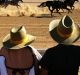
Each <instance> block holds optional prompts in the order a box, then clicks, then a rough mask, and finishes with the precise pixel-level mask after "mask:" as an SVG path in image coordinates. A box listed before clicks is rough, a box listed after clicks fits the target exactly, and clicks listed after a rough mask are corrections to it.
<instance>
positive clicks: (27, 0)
mask: <svg viewBox="0 0 80 75" xmlns="http://www.w3.org/2000/svg"><path fill="white" fill-rule="evenodd" d="M23 1H25V2H44V1H53V0H23ZM62 1H64V0H62ZM79 1H80V0H79Z"/></svg>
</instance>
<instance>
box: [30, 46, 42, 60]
mask: <svg viewBox="0 0 80 75" xmlns="http://www.w3.org/2000/svg"><path fill="white" fill-rule="evenodd" d="M29 46H30V45H29ZM30 47H31V48H32V49H33V52H34V54H35V55H36V57H37V59H38V60H40V59H41V58H42V55H41V54H40V53H39V52H38V51H37V49H35V48H34V47H32V46H30Z"/></svg>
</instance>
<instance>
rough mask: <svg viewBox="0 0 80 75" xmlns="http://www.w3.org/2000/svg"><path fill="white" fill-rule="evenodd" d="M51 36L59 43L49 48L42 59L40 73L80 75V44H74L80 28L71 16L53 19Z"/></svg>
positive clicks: (48, 74) (79, 35)
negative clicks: (79, 70)
mask: <svg viewBox="0 0 80 75" xmlns="http://www.w3.org/2000/svg"><path fill="white" fill-rule="evenodd" d="M49 32H50V35H51V37H52V38H53V39H54V40H55V41H56V42H57V43H58V45H56V46H53V47H52V48H49V49H48V50H46V52H45V53H44V55H43V57H42V59H41V60H40V63H39V64H40V66H41V69H40V75H78V69H79V66H80V46H77V45H74V44H73V42H75V41H77V40H78V39H79V37H80V30H79V27H78V25H76V24H75V23H74V21H73V19H72V18H71V17H69V16H68V15H65V16H64V17H63V18H62V19H56V20H53V21H52V22H51V23H50V25H49Z"/></svg>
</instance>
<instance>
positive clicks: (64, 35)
mask: <svg viewBox="0 0 80 75" xmlns="http://www.w3.org/2000/svg"><path fill="white" fill-rule="evenodd" d="M57 33H58V35H60V36H61V37H62V38H65V39H66V38H68V37H69V36H70V34H62V33H61V32H60V31H59V29H58V28H57Z"/></svg>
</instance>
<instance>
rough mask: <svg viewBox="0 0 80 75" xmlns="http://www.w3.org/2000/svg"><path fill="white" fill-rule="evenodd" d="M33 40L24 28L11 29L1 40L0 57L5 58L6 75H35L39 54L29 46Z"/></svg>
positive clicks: (33, 37)
mask: <svg viewBox="0 0 80 75" xmlns="http://www.w3.org/2000/svg"><path fill="white" fill-rule="evenodd" d="M34 40H35V36H32V35H30V34H28V33H27V32H26V29H25V27H24V26H20V27H13V28H12V29H11V30H10V34H8V35H7V36H6V37H5V38H4V39H3V47H2V48H1V50H0V55H3V56H5V59H6V62H5V64H6V68H7V73H8V75H37V74H38V61H39V60H40V59H41V57H42V56H41V55H40V53H39V52H38V51H37V50H36V49H35V48H34V47H32V46H31V45H30V44H31V43H32V42H33V41H34Z"/></svg>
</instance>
